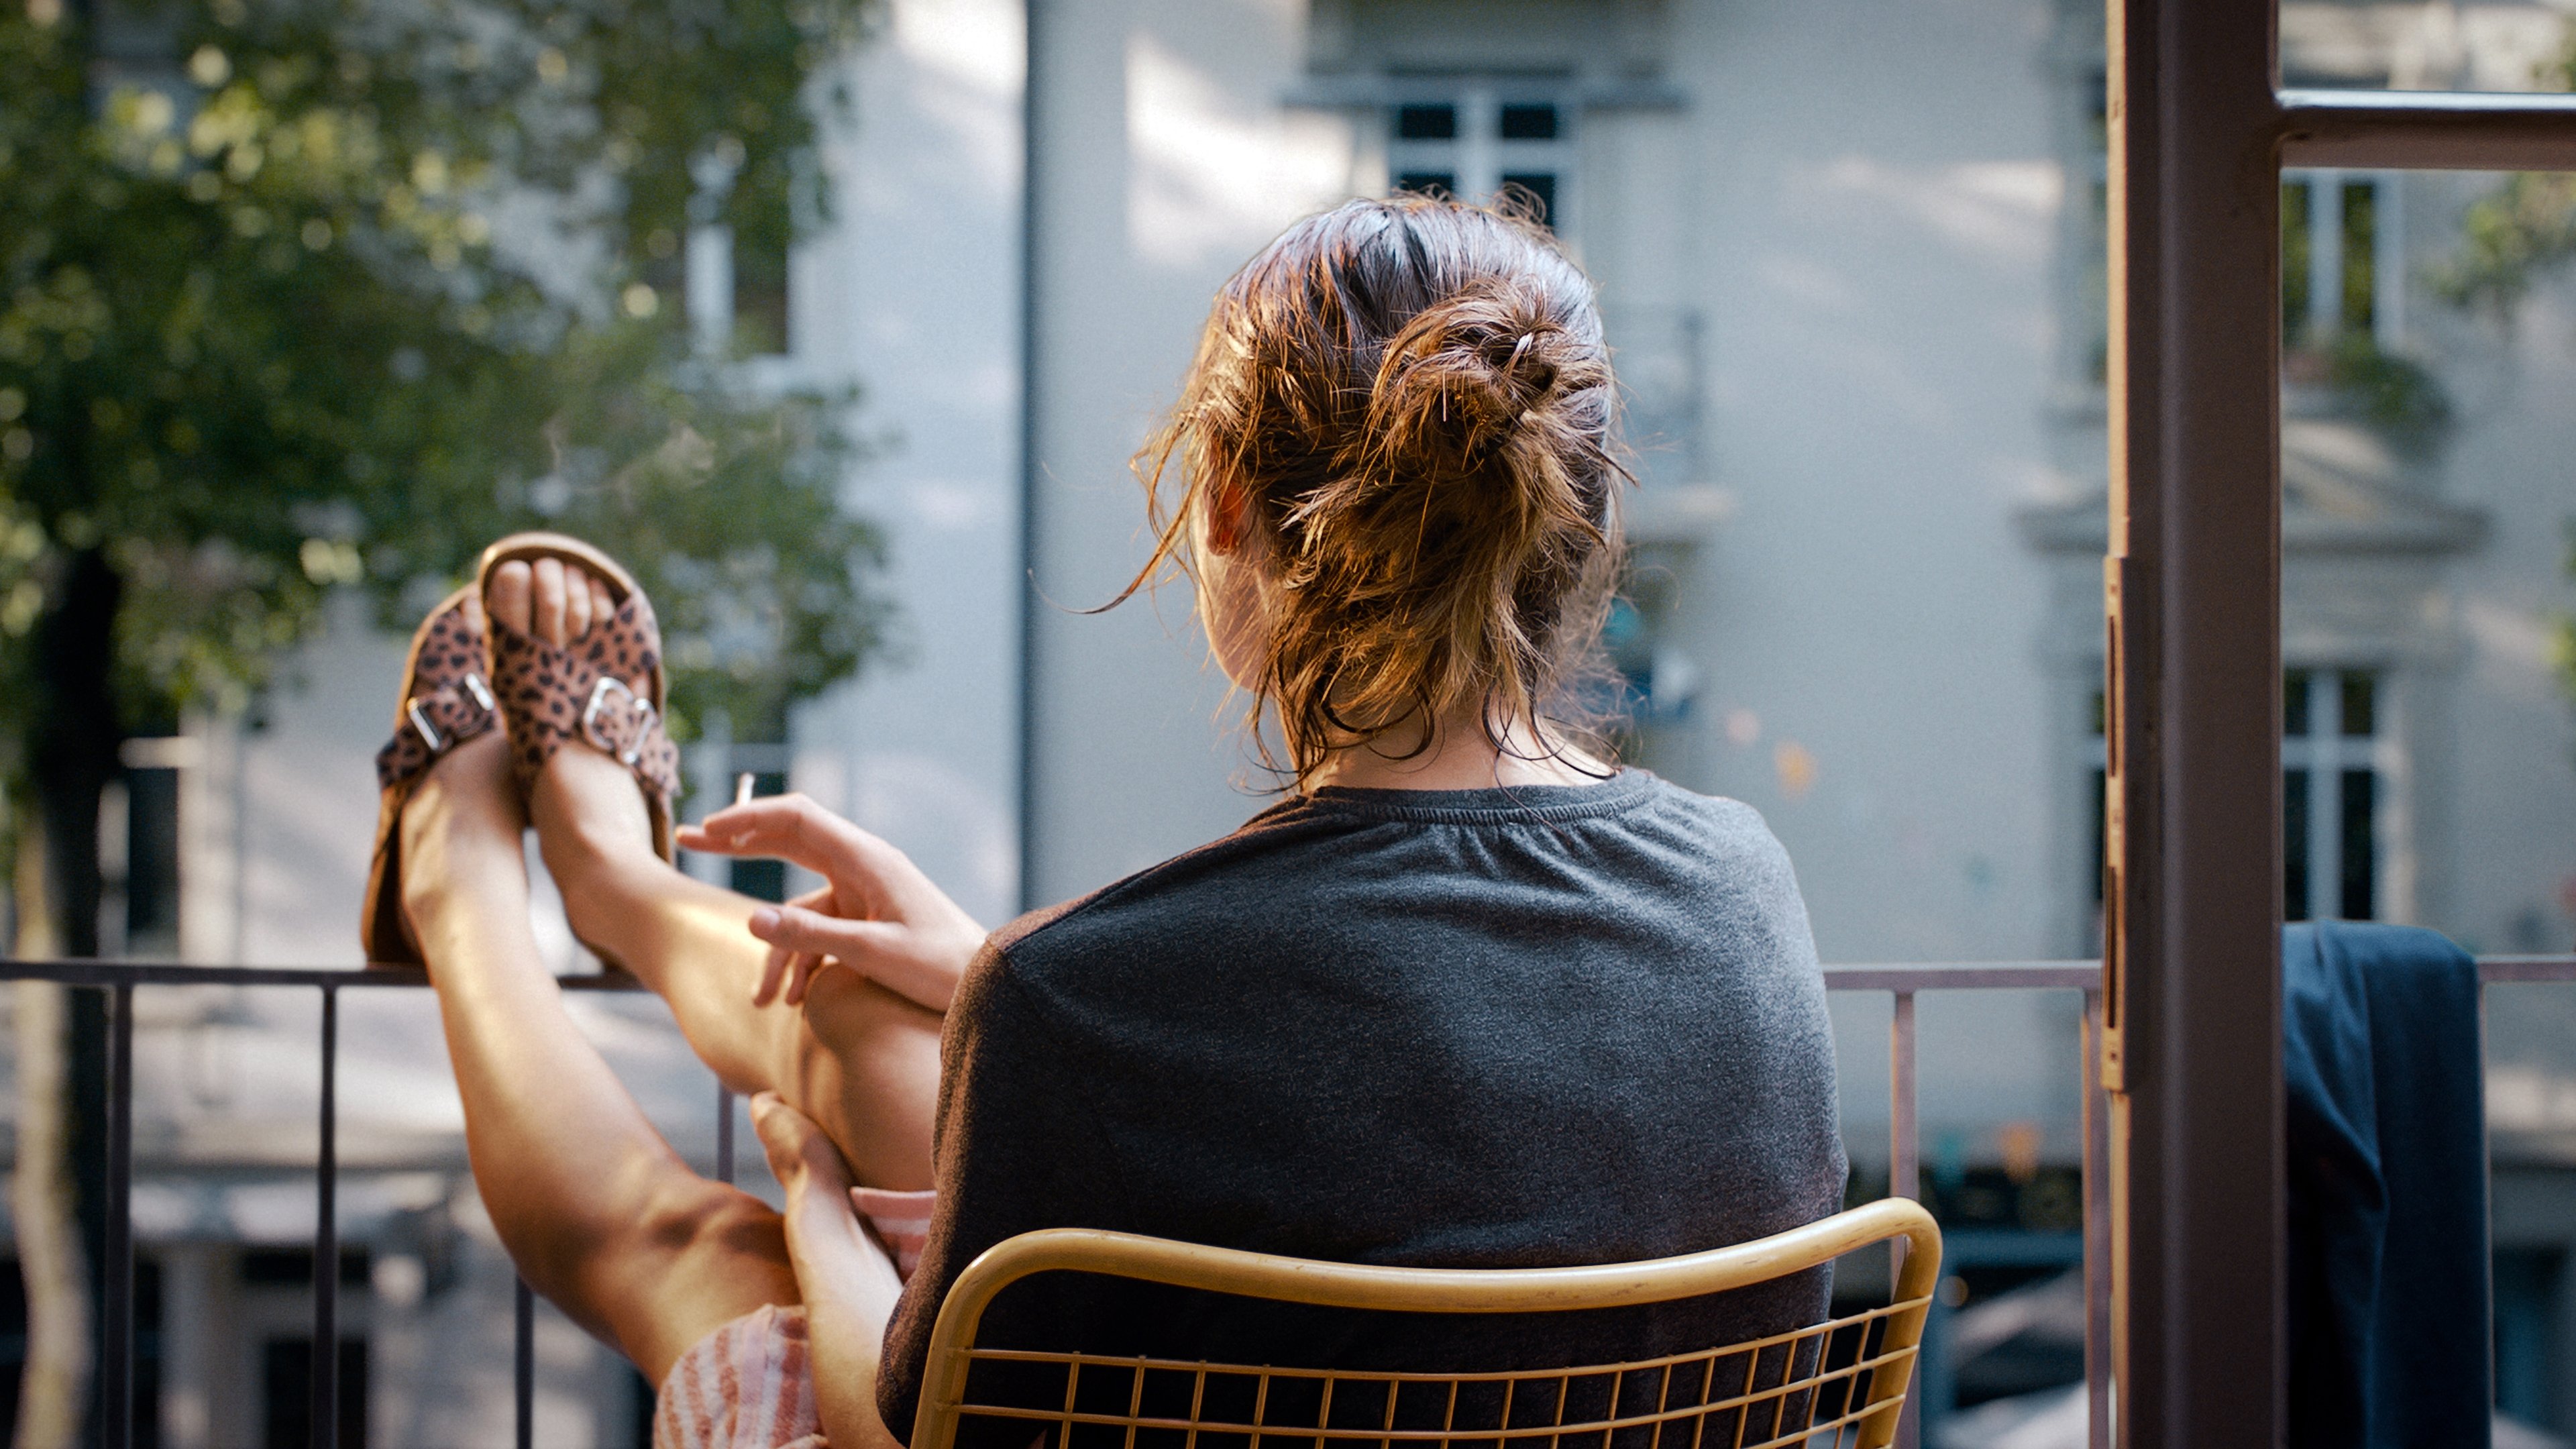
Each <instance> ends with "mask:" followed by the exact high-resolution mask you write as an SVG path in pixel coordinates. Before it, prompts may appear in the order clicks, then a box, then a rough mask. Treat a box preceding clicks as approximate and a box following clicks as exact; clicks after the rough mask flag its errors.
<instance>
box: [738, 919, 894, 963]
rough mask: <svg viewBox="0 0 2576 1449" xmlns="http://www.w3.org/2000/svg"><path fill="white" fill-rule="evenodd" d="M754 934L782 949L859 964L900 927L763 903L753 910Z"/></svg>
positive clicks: (879, 948)
mask: <svg viewBox="0 0 2576 1449" xmlns="http://www.w3.org/2000/svg"><path fill="white" fill-rule="evenodd" d="M750 927H751V934H752V935H754V936H755V937H758V938H759V939H761V940H763V941H766V942H768V943H769V944H770V945H772V946H775V947H778V948H780V949H782V950H787V951H795V952H801V953H803V954H805V955H809V956H835V957H839V958H840V959H841V960H843V961H845V962H850V963H852V964H857V963H858V962H860V961H864V960H865V959H866V958H867V957H868V956H869V955H871V954H873V953H875V952H878V951H882V950H884V949H885V947H886V946H887V945H888V944H889V938H888V932H889V931H893V930H898V929H900V928H898V927H890V926H888V925H886V924H885V923H884V922H882V921H853V920H846V919H844V918H842V917H839V916H827V915H824V914H823V913H821V912H819V911H813V910H808V909H806V908H805V907H803V906H792V905H790V906H763V907H762V908H760V909H759V910H756V911H754V912H752V913H751V921H750Z"/></svg>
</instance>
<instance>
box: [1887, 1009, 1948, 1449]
mask: <svg viewBox="0 0 2576 1449" xmlns="http://www.w3.org/2000/svg"><path fill="white" fill-rule="evenodd" d="M1893 995H1894V996H1895V998H1896V1010H1895V1014H1894V1015H1893V1016H1891V1017H1890V1018H1889V1020H1888V1024H1887V1195H1888V1196H1889V1197H1905V1198H1919V1197H1920V1196H1921V1195H1922V1192H1923V1173H1922V1166H1921V1157H1922V1123H1921V1122H1920V1121H1919V1120H1918V1111H1917V1107H1916V1104H1915V1098H1914V993H1913V992H1911V991H1898V992H1895V993H1893ZM1887 1251H1888V1261H1887V1270H1888V1277H1887V1281H1888V1282H1889V1283H1890V1284H1891V1285H1892V1284H1894V1283H1895V1282H1896V1281H1897V1277H1898V1275H1899V1274H1901V1273H1902V1272H1903V1271H1904V1269H1905V1240H1904V1239H1903V1238H1898V1239H1896V1240H1895V1241H1893V1242H1891V1243H1889V1244H1888V1245H1887ZM1935 1291H1936V1292H1937V1291H1938V1289H1937V1288H1936V1289H1935ZM1925 1347H1926V1348H1927V1349H1929V1348H1931V1347H1933V1345H1930V1344H1926V1345H1925ZM1923 1377H1924V1376H1923V1375H1921V1374H1917V1375H1916V1378H1917V1380H1918V1382H1919V1381H1921V1380H1922V1379H1923ZM1922 1438H1923V1395H1922V1394H1921V1393H1920V1392H1919V1391H1918V1392H1915V1393H1911V1394H1908V1395H1906V1396H1905V1412H1904V1414H1903V1415H1902V1416H1901V1417H1899V1418H1898V1420H1897V1423H1896V1443H1897V1449H1915V1446H1916V1445H1918V1444H1920V1443H1921V1442H1922Z"/></svg>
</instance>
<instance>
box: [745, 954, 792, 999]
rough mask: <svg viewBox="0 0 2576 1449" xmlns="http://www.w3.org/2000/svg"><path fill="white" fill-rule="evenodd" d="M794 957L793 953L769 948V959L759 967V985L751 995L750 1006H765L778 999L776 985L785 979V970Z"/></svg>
mask: <svg viewBox="0 0 2576 1449" xmlns="http://www.w3.org/2000/svg"><path fill="white" fill-rule="evenodd" d="M794 955H795V953H794V952H792V951H787V950H784V949H781V948H780V947H777V946H772V947H770V948H769V958H768V959H767V960H765V961H763V962H762V963H761V965H760V985H759V986H758V987H757V988H755V989H754V990H753V991H752V993H751V1004H752V1005H754V1006H767V1005H768V1004H769V1003H770V1002H772V1001H775V1000H777V999H778V983H779V982H780V981H782V980H784V979H786V976H787V968H788V965H789V964H790V961H791V958H792V957H793V956H794Z"/></svg>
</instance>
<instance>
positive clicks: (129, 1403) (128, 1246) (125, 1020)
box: [98, 985, 134, 1449]
mask: <svg viewBox="0 0 2576 1449" xmlns="http://www.w3.org/2000/svg"><path fill="white" fill-rule="evenodd" d="M106 1196H107V1201H106V1203H105V1204H104V1206H105V1208H106V1209H107V1211H106V1213H105V1217H106V1232H105V1235H104V1237H105V1242H104V1251H103V1254H102V1256H103V1257H104V1258H105V1260H106V1261H104V1262H102V1263H100V1264H99V1277H100V1283H99V1287H100V1290H101V1297H102V1298H104V1300H105V1303H104V1308H105V1312H104V1313H103V1314H102V1315H101V1317H102V1318H103V1320H104V1321H103V1323H102V1324H101V1325H100V1326H101V1328H102V1329H103V1330H104V1331H105V1336H106V1341H107V1342H106V1352H105V1354H104V1355H102V1362H101V1363H100V1364H99V1380H98V1391H99V1402H100V1406H101V1409H102V1412H101V1414H100V1416H99V1428H100V1431H101V1437H102V1438H103V1440H104V1441H105V1443H106V1446H107V1449H130V1446H131V1445H132V1444H133V1443H134V1216H133V1209H134V988H133V987H132V986H130V985H119V986H111V987H109V988H108V992H107V1185H106Z"/></svg>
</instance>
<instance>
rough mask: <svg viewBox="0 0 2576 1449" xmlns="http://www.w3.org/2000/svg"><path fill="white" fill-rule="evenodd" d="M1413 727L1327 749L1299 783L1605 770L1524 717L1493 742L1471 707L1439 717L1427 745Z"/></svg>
mask: <svg viewBox="0 0 2576 1449" xmlns="http://www.w3.org/2000/svg"><path fill="white" fill-rule="evenodd" d="M1421 741H1422V734H1421V730H1420V728H1419V727H1418V726H1413V727H1404V726H1399V727H1398V728H1396V729H1392V730H1389V731H1387V732H1386V733H1385V734H1383V735H1380V736H1379V737H1378V738H1377V739H1375V740H1373V741H1371V742H1369V743H1367V744H1360V745H1350V746H1346V747H1344V748H1342V749H1339V750H1336V751H1334V752H1333V753H1332V754H1331V755H1328V756H1326V757H1325V759H1324V762H1323V763H1322V764H1320V765H1318V766H1316V768H1315V771H1314V773H1313V774H1311V775H1308V776H1307V777H1306V783H1305V788H1306V789H1308V790H1315V789H1320V788H1322V787H1323V786H1326V785H1340V786H1344V787H1346V788H1350V789H1359V790H1491V789H1496V788H1510V787H1514V786H1521V785H1591V784H1597V783H1599V782H1600V781H1601V780H1603V779H1605V778H1607V777H1608V776H1609V774H1610V773H1611V767H1610V766H1609V765H1607V764H1604V763H1603V762H1601V761H1599V760H1597V759H1594V758H1593V757H1592V756H1591V755H1589V754H1586V753H1584V752H1583V751H1581V750H1578V749H1576V748H1574V747H1573V746H1572V745H1569V744H1567V743H1566V742H1565V741H1563V740H1561V739H1558V738H1556V737H1555V736H1553V735H1552V734H1549V733H1546V732H1543V731H1542V730H1541V729H1539V728H1538V727H1537V726H1535V725H1534V724H1533V723H1532V722H1531V721H1530V720H1528V719H1527V718H1519V719H1514V720H1513V721H1511V723H1510V724H1509V725H1508V726H1507V727H1506V728H1505V729H1504V730H1503V731H1502V732H1501V736H1500V740H1499V743H1498V742H1497V740H1496V738H1495V736H1494V735H1493V734H1491V733H1489V732H1488V731H1487V730H1486V728H1485V727H1484V725H1483V723H1482V722H1481V721H1480V720H1478V719H1477V718H1476V715H1475V712H1474V711H1472V710H1470V711H1466V712H1463V713H1461V714H1460V715H1458V716H1457V717H1455V718H1451V719H1446V720H1443V721H1442V723H1441V726H1440V728H1439V730H1438V732H1437V733H1436V734H1435V735H1434V736H1433V738H1432V741H1431V743H1430V746H1429V747H1428V748H1426V749H1422V750H1419V751H1415V750H1414V747H1415V746H1416V745H1418V744H1420V743H1421Z"/></svg>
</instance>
